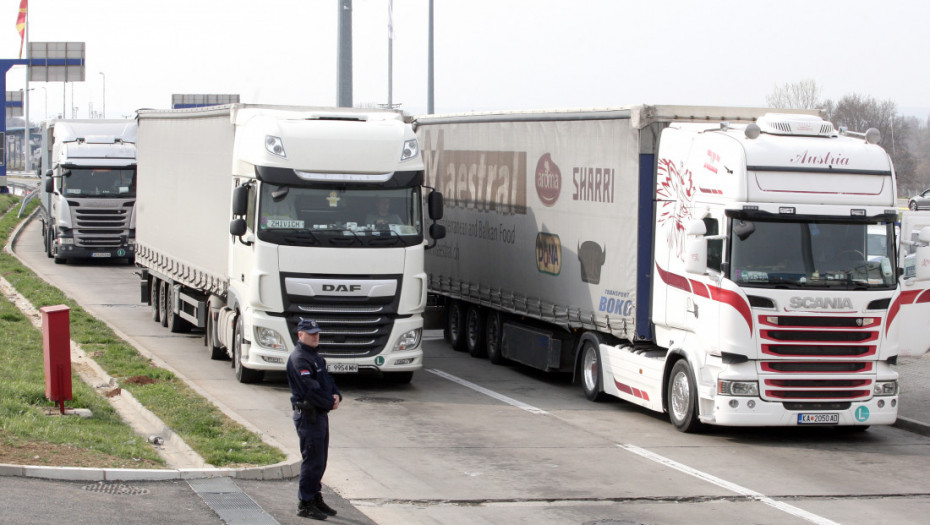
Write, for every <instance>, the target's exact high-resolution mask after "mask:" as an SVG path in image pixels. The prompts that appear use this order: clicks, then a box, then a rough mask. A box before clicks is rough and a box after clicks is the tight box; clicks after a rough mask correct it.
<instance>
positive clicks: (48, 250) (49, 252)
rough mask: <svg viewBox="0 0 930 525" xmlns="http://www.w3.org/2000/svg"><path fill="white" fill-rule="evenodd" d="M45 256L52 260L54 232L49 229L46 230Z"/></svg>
mask: <svg viewBox="0 0 930 525" xmlns="http://www.w3.org/2000/svg"><path fill="white" fill-rule="evenodd" d="M44 235H45V256H46V257H48V258H49V259H51V258H52V230H51V228H48V229H46V230H45V234H44Z"/></svg>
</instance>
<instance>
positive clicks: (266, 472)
mask: <svg viewBox="0 0 930 525" xmlns="http://www.w3.org/2000/svg"><path fill="white" fill-rule="evenodd" d="M37 210H38V209H36V211H33V213H32V214H30V216H29V217H27V218H26V219H25V220H24V221H22V222H20V224H19V225H18V226H17V228H16V229H15V230H14V231H13V232H12V233H11V234H10V238H9V239H8V240H7V244H6V246H4V247H3V250H4V251H5V252H6V253H8V254H10V255H12V256H13V257H16V259H17V260H18V261H19V262H20V264H23V265H24V266H26V267H27V268H29V269H30V270H32V271H33V273H35V274H36V275H37V276H39V277H40V278H41V275H40V274H39V273H38V272H36V270H35V268H32V267H30V266H29V265H28V264H26V263H25V262H23V261H22V260H21V259H20V258H19V257H17V256H16V253H15V252H14V251H13V248H12V247H13V244H15V242H16V241H17V239H18V237H19V234H20V232H21V231H22V229H23V228H24V227H25V225H26V224H28V223H29V221H31V220H32V219H33V218H34V217H35V215H36V212H37ZM0 281H2V282H3V283H5V284H6V285H7V286H8V287H9V288H10V289H11V290H13V292H14V293H15V294H16V295H17V296H18V298H17V301H16V302H17V303H20V302H25V303H26V304H28V306H29V308H31V309H32V310H33V312H31V313H30V312H27V311H25V310H23V306H24V305H22V304H17V307H18V308H20V310H23V313H24V314H25V315H26V316H27V317H29V318H30V319H31V321H32V322H33V324H35V322H36V317H38V311H37V310H36V309H35V308H34V307H33V306H32V304H31V303H29V302H28V301H27V300H26V299H25V298H24V297H22V296H21V295H20V294H19V293H18V292H16V291H15V289H14V288H13V287H12V285H9V283H6V280H5V279H3V278H2V277H0ZM38 322H39V324H40V326H39V328H40V329H41V317H39V320H38ZM107 326H109V327H110V329H111V330H113V331H114V333H116V334H117V335H118V336H120V337H121V338H123V339H124V340H125V341H127V342H129V343H130V344H132V345H133V346H134V347H136V350H137V351H138V346H137V345H135V344H134V342H133V341H132V340H131V338H127V337H126V336H125V334H123V333H121V332H120V331H118V330H116V329H115V328H114V327H112V326H110V325H109V324H107ZM71 351H72V354H73V356H72V358H74V357H77V361H75V362H74V364H75V365H81V366H83V367H86V368H89V369H91V371H92V376H93V377H94V381H102V382H105V383H112V382H113V381H112V378H110V376H109V375H108V374H107V373H106V372H105V371H104V370H103V369H102V368H101V367H100V365H98V364H97V363H96V362H95V361H93V360H92V359H90V358H89V357H87V355H86V354H85V353H84V351H83V350H81V348H80V346H79V345H78V344H77V343H75V342H74V341H71ZM140 353H142V354H143V355H146V354H145V353H144V352H140ZM146 357H149V358H152V357H153V356H150V355H146ZM162 364H164V363H162ZM164 368H167V367H164ZM169 369H170V368H169ZM171 371H172V372H173V373H174V374H175V375H177V376H178V377H179V378H181V379H182V380H184V381H185V383H187V384H188V385H189V386H191V388H194V387H193V385H190V383H189V382H187V380H186V379H185V378H184V376H183V375H182V374H180V373H178V372H177V371H176V370H171ZM85 372H86V371H82V370H79V375H80V376H81V377H82V379H84V380H85V381H87V377H85ZM89 384H90V385H91V386H92V387H94V386H95V385H94V384H93V383H92V382H89ZM195 391H197V392H198V394H200V395H203V392H200V391H199V390H197V389H195ZM115 397H120V398H121V399H120V400H119V401H121V404H123V405H124V407H123V410H120V409H119V407H115V408H117V412H119V413H120V415H121V416H122V417H123V419H126V417H127V416H126V414H125V413H124V412H125V409H126V408H127V407H128V408H129V409H130V410H133V411H134V412H137V416H138V418H137V419H140V420H142V421H143V422H144V425H143V427H138V425H134V424H132V422H131V421H127V423H129V424H130V425H131V426H133V428H134V429H135V430H136V431H137V432H141V433H142V434H143V435H144V434H147V433H152V434H158V435H160V436H161V437H162V438H163V439H165V440H166V441H167V442H168V443H169V444H170V446H171V448H172V449H174V450H176V451H177V452H176V453H175V455H176V456H177V457H183V458H185V459H187V460H188V461H189V460H190V459H191V458H194V461H195V462H196V463H197V464H198V468H176V469H107V468H86V467H51V466H37V465H13V464H5V463H0V476H20V477H31V478H41V479H54V480H63V481H115V480H120V481H128V480H133V481H160V480H176V479H203V478H215V477H233V478H240V479H253V480H280V479H290V478H294V477H297V476H298V475H300V462H301V460H300V458H294V457H293V455H291V454H287V453H286V452H285V454H286V455H287V456H288V457H287V459H286V460H285V461H283V462H281V463H276V464H274V465H267V466H262V467H243V468H239V469H229V468H213V467H209V466H207V467H206V468H199V465H205V463H204V461H203V458H201V457H200V455H199V454H197V453H196V452H195V451H193V449H191V448H190V447H189V446H188V445H187V443H185V442H184V441H183V439H181V437H180V436H178V435H177V434H175V433H174V432H173V431H172V430H171V429H170V428H169V427H168V426H167V425H166V424H165V423H164V422H163V421H162V420H161V419H160V418H159V417H158V416H156V415H155V414H154V413H152V412H151V411H149V410H148V409H147V408H145V407H144V406H143V405H142V404H141V403H139V401H138V400H136V399H135V397H133V396H132V395H131V394H130V393H129V392H128V391H121V392H120V395H119V396H115ZM115 397H114V398H115ZM205 397H206V398H207V400H208V401H210V402H212V403H213V404H214V405H217V406H218V408H220V410H221V411H222V412H224V413H225V414H226V415H227V416H229V417H230V418H232V419H234V420H236V421H237V422H238V423H240V424H243V425H244V426H246V428H248V429H249V430H250V431H252V432H255V433H256V434H258V435H260V436H262V439H263V441H265V442H266V443H268V444H269V445H271V446H274V447H275V448H277V449H279V450H281V451H285V449H284V448H283V447H281V446H280V444H278V443H276V442H274V440H272V439H270V438H269V437H268V436H266V435H265V434H264V433H262V432H261V431H259V430H258V429H255V428H253V427H252V425H251V424H249V423H248V422H243V421H242V420H241V419H240V418H238V417H237V416H238V415H237V414H234V413H231V412H232V411H231V410H229V409H228V408H227V407H225V406H222V405H221V404H218V403H217V402H216V401H217V400H215V399H212V398H211V397H210V396H205ZM114 398H111V399H110V401H111V403H112V402H113V399H114ZM137 423H138V421H137ZM161 452H162V451H159V453H160V454H161ZM161 455H163V456H164V454H161Z"/></svg>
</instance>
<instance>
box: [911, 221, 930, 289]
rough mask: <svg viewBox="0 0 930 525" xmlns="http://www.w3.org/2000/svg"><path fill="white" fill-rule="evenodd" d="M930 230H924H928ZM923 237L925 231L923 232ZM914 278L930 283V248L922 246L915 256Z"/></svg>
mask: <svg viewBox="0 0 930 525" xmlns="http://www.w3.org/2000/svg"><path fill="white" fill-rule="evenodd" d="M927 229H930V228H924V230H927ZM921 236H923V231H921ZM914 276H915V277H916V278H917V280H918V281H930V246H920V247H919V248H917V253H916V254H915V255H914Z"/></svg>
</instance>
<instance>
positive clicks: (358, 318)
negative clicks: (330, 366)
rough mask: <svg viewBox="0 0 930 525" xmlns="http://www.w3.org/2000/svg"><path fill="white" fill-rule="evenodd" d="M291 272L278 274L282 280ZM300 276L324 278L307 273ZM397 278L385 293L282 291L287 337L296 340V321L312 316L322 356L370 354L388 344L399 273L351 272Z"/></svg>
mask: <svg viewBox="0 0 930 525" xmlns="http://www.w3.org/2000/svg"><path fill="white" fill-rule="evenodd" d="M288 277H295V276H294V275H285V274H282V276H281V278H282V286H281V289H282V290H287V287H286V285H285V281H286V279H287V278H288ZM299 277H302V278H309V279H312V278H326V277H327V276H307V275H301V276H299ZM364 278H369V279H382V280H383V279H392V278H393V279H397V282H398V283H399V284H398V286H397V292H396V293H395V294H394V295H393V296H386V297H345V296H335V295H334V296H325V295H315V296H305V295H298V294H293V293H292V294H288V293H287V292H286V291H285V292H284V294H285V296H284V303H285V312H286V314H285V315H286V317H287V326H288V330H289V332H290V334H291V340H292V342H294V343H295V344H296V343H297V324H298V323H299V322H300V320H301V319H313V320H315V321H317V323H319V325H320V346H319V347H318V348H319V352H320V355H322V356H323V357H337V358H338V357H371V356H375V355H378V354H380V353H381V352H382V351H383V350H384V347H385V346H386V345H387V344H388V340H389V339H390V336H391V331H392V330H393V328H394V319H395V318H396V317H397V307H398V303H399V300H400V291H401V289H402V287H401V286H400V282H401V276H383V275H379V276H364V277H359V276H353V277H352V279H354V280H359V279H364Z"/></svg>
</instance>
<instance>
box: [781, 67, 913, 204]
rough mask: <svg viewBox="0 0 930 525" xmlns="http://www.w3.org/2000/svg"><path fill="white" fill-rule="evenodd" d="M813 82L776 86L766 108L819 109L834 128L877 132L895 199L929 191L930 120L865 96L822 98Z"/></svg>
mask: <svg viewBox="0 0 930 525" xmlns="http://www.w3.org/2000/svg"><path fill="white" fill-rule="evenodd" d="M820 93H821V90H820V86H818V85H817V83H816V82H814V81H813V80H802V81H800V82H793V83H787V84H784V85H783V86H777V87H776V88H775V89H774V90H773V91H772V93H771V94H769V95H768V96H767V97H766V105H768V106H769V107H773V108H784V109H821V110H823V111H824V113H825V118H826V119H827V120H828V121H830V122H832V123H833V125H834V126H836V127H837V128H840V127H845V128H846V129H848V130H849V131H858V132H865V131H866V130H867V129H869V128H877V129H878V130H879V131H880V132H881V134H882V138H881V141H880V142H879V145H881V146H882V147H883V148H884V149H885V151H887V152H888V154H889V155H890V156H891V159H892V161H893V162H894V167H895V171H896V173H897V176H898V196H899V197H909V196H911V195H914V194H917V193H920V192H922V191H923V190H925V189H927V188H930V117H928V118H927V120H926V121H921V119H919V118H917V117H913V116H905V115H901V114H899V113H898V107H897V104H895V103H894V102H893V101H892V100H884V101H880V100H876V99H875V98H874V97H870V96H865V95H858V94H852V95H846V96H844V97H843V98H841V99H839V100H836V101H834V100H830V99H822V98H821V94H820Z"/></svg>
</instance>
